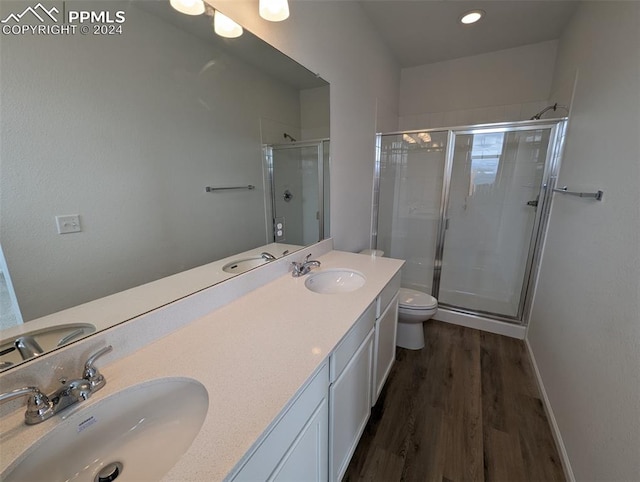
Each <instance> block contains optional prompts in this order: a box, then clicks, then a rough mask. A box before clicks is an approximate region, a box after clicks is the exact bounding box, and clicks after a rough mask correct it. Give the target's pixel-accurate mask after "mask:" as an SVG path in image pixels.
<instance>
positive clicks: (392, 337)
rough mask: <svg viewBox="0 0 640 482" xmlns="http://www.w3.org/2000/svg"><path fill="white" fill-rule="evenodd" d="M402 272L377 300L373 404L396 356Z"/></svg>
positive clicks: (392, 280) (388, 284)
mask: <svg viewBox="0 0 640 482" xmlns="http://www.w3.org/2000/svg"><path fill="white" fill-rule="evenodd" d="M399 289H400V273H397V274H396V275H395V276H394V277H393V278H392V279H391V281H389V283H387V285H386V286H385V287H384V289H383V290H382V292H381V293H380V295H379V296H378V298H377V300H376V325H375V339H374V349H373V383H372V384H371V389H372V393H371V406H373V405H375V404H376V402H377V401H378V397H379V396H380V392H381V391H382V387H383V386H384V383H385V381H386V380H387V377H388V376H389V372H390V371H391V367H392V366H393V362H394V361H395V358H396V330H397V326H398V290H399Z"/></svg>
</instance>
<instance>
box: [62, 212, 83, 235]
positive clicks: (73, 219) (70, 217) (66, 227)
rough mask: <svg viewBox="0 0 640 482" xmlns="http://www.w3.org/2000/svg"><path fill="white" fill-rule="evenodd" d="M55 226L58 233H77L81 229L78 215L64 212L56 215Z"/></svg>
mask: <svg viewBox="0 0 640 482" xmlns="http://www.w3.org/2000/svg"><path fill="white" fill-rule="evenodd" d="M56 227H57V228H58V234H69V233H79V232H80V231H82V226H80V215H78V214H66V215H64V216H56Z"/></svg>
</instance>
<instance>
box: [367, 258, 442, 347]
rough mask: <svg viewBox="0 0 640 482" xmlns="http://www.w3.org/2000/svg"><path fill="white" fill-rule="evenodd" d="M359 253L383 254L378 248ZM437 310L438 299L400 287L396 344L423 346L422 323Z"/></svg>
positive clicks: (401, 345) (400, 345)
mask: <svg viewBox="0 0 640 482" xmlns="http://www.w3.org/2000/svg"><path fill="white" fill-rule="evenodd" d="M360 254H367V255H369V256H373V257H375V256H384V251H382V250H379V249H364V250H362V251H360ZM436 311H438V300H436V299H435V298H434V297H433V296H431V295H429V294H427V293H423V292H422V291H417V290H411V289H409V288H400V291H399V293H398V329H397V331H396V346H399V347H400V348H408V349H409V350H421V349H422V348H424V331H423V325H422V323H423V322H425V321H427V320H428V319H430V318H431V317H432V316H433V315H435V314H436Z"/></svg>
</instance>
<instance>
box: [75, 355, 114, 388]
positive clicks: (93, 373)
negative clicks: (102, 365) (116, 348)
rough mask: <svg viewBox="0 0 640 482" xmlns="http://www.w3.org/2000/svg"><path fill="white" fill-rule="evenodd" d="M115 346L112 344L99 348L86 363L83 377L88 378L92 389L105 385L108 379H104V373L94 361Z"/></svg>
mask: <svg viewBox="0 0 640 482" xmlns="http://www.w3.org/2000/svg"><path fill="white" fill-rule="evenodd" d="M111 350H113V347H112V346H111V345H108V346H105V347H104V348H102V349H101V350H98V351H97V352H95V353H94V354H93V355H91V356H90V357H89V358H88V359H87V361H86V363H85V364H84V372H83V373H82V378H84V379H85V380H87V381H88V382H89V383H90V384H91V389H92V390H94V391H95V390H99V389H100V388H102V387H103V386H104V384H105V383H107V381H106V380H105V379H104V375H102V374H101V373H100V372H99V371H98V369H97V368H96V367H95V366H94V363H95V362H96V360H97V359H98V358H100V357H101V356H102V355H106V354H107V353H109V352H110V351H111Z"/></svg>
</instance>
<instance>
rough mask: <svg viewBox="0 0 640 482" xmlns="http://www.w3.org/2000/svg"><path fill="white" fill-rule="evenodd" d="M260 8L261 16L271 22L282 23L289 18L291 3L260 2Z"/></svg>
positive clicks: (283, 0)
mask: <svg viewBox="0 0 640 482" xmlns="http://www.w3.org/2000/svg"><path fill="white" fill-rule="evenodd" d="M258 8H259V11H260V16H261V17H262V18H264V19H265V20H269V21H270V22H281V21H282V20H285V19H287V18H289V3H288V2H287V0H260V6H259V7H258Z"/></svg>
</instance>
